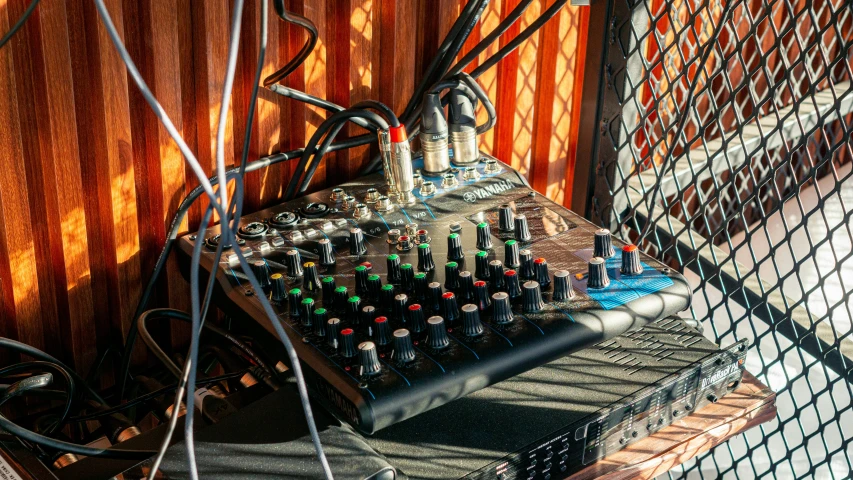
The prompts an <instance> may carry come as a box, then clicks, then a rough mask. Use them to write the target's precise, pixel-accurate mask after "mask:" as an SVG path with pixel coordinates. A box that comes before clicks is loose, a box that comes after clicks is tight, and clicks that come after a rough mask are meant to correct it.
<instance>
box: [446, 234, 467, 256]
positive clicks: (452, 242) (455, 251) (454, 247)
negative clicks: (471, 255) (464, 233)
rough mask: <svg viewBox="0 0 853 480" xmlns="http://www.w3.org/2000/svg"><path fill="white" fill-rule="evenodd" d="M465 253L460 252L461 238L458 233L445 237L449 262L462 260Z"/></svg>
mask: <svg viewBox="0 0 853 480" xmlns="http://www.w3.org/2000/svg"><path fill="white" fill-rule="evenodd" d="M464 256H465V252H463V251H462V237H460V236H459V234H458V233H455V232H454V233H451V234H450V235H448V236H447V258H448V259H449V260H462V258H463V257H464Z"/></svg>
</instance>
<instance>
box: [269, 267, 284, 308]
mask: <svg viewBox="0 0 853 480" xmlns="http://www.w3.org/2000/svg"><path fill="white" fill-rule="evenodd" d="M270 287H271V288H270V292H271V294H272V295H271V296H272V299H273V300H275V301H276V302H282V301H284V299H285V298H286V297H287V291H286V289H287V285H285V284H284V275H282V274H280V273H273V274H272V275H270Z"/></svg>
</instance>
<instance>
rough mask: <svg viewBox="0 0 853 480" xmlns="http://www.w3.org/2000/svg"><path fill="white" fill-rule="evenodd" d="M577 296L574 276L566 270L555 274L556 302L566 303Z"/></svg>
mask: <svg viewBox="0 0 853 480" xmlns="http://www.w3.org/2000/svg"><path fill="white" fill-rule="evenodd" d="M574 296H575V290H574V289H573V288H572V276H571V275H569V272H567V271H565V270H557V271H556V272H554V300H556V301H558V302H565V301H567V300H571V299H572V297H574Z"/></svg>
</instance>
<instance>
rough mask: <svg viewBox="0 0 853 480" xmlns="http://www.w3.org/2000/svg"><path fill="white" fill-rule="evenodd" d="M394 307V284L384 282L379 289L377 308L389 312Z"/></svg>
mask: <svg viewBox="0 0 853 480" xmlns="http://www.w3.org/2000/svg"><path fill="white" fill-rule="evenodd" d="M393 307H394V285H391V284H390V283H386V284H385V285H382V288H381V289H380V290H379V308H380V309H381V310H383V311H386V312H390V311H391V309H392V308H393Z"/></svg>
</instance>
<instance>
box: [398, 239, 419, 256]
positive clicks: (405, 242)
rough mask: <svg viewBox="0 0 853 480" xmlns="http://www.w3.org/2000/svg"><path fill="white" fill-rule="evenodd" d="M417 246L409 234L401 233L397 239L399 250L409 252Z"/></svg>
mask: <svg viewBox="0 0 853 480" xmlns="http://www.w3.org/2000/svg"><path fill="white" fill-rule="evenodd" d="M413 248H415V241H414V240H413V239H412V237H410V236H409V235H400V238H398V239H397V250H399V251H401V252H408V251H409V250H411V249H413Z"/></svg>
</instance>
